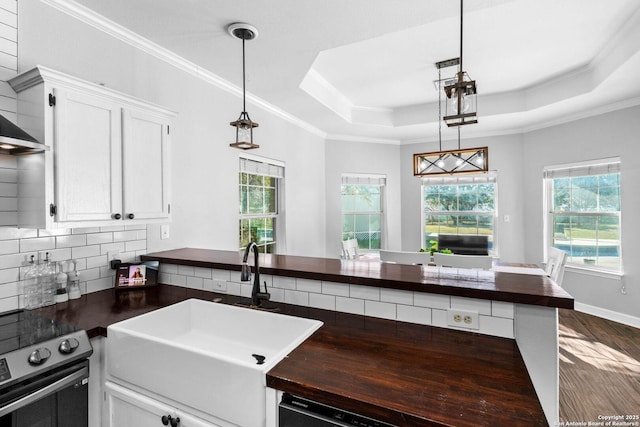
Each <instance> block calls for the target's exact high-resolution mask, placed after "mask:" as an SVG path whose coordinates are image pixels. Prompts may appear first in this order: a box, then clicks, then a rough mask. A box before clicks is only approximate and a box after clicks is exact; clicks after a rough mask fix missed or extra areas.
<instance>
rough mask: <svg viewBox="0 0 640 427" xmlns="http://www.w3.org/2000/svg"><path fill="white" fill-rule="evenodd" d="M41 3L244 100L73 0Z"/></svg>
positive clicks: (259, 102)
mask: <svg viewBox="0 0 640 427" xmlns="http://www.w3.org/2000/svg"><path fill="white" fill-rule="evenodd" d="M40 1H41V2H42V3H44V4H46V5H47V6H50V7H52V8H54V9H56V10H58V11H60V12H62V13H65V14H67V15H68V16H70V17H72V18H74V19H76V20H78V21H80V22H83V23H85V24H87V25H89V26H91V27H92V28H94V29H96V30H98V31H101V32H103V33H105V34H108V35H110V36H111V37H113V38H115V39H118V40H120V41H122V42H123V43H126V44H128V45H130V46H132V47H134V48H136V49H138V50H140V51H142V52H145V53H147V54H149V55H151V56H153V57H155V58H158V59H160V60H162V61H164V62H166V63H168V64H170V65H172V66H174V67H176V68H178V69H179V70H181V71H184V72H185V73H188V74H190V75H192V76H195V77H197V78H199V79H200V80H202V81H204V82H206V83H208V84H210V85H212V86H215V87H217V88H218V89H221V90H223V91H225V92H227V93H230V94H232V95H235V96H237V97H239V98H241V97H242V88H240V87H239V86H236V85H234V84H233V83H231V82H229V81H228V80H225V79H223V78H221V77H220V76H218V75H217V74H214V73H212V72H210V71H207V70H205V69H203V68H202V67H200V66H199V65H197V64H195V63H193V62H191V61H188V60H186V59H185V58H183V57H181V56H179V55H176V54H175V53H174V52H172V51H170V50H168V49H165V48H163V47H162V46H160V45H158V44H156V43H154V42H152V41H151V40H148V39H146V38H145V37H142V36H141V35H140V34H137V33H135V32H133V31H131V30H129V29H127V28H125V27H123V26H122V25H120V24H117V23H115V22H113V21H111V20H109V19H107V18H106V17H105V16H103V15H100V14H99V13H97V12H95V11H93V10H91V9H89V8H87V7H85V6H83V5H81V4H79V3H77V2H75V1H73V0H40ZM247 101H249V102H250V103H252V104H254V105H256V106H258V107H260V108H262V109H264V110H266V111H267V112H269V113H271V114H273V115H275V116H277V117H280V118H281V119H284V120H286V121H287V122H289V123H291V124H293V125H295V126H298V127H299V128H302V129H304V130H306V131H308V132H310V133H312V134H314V135H317V136H319V137H321V138H326V135H327V134H326V132H324V131H322V130H320V129H318V128H317V127H315V126H313V125H311V124H310V123H307V122H305V121H303V120H301V119H299V118H297V117H295V116H293V115H291V114H289V113H288V112H286V111H284V110H282V109H280V108H278V107H276V106H275V105H273V104H271V103H269V102H267V101H265V100H264V99H262V98H260V97H258V96H255V95H253V94H251V93H249V92H247Z"/></svg>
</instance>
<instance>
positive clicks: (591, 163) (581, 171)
mask: <svg viewBox="0 0 640 427" xmlns="http://www.w3.org/2000/svg"><path fill="white" fill-rule="evenodd" d="M612 174H617V175H618V179H617V181H618V197H619V210H618V211H612V210H592V211H589V210H575V211H574V210H567V211H559V212H554V191H553V188H554V186H553V183H554V179H561V178H578V177H597V176H602V175H612ZM598 188H600V187H598ZM543 190H544V202H543V203H544V207H543V208H544V257H545V259H546V258H547V257H548V248H549V247H551V246H554V247H555V238H556V236H555V230H554V224H555V221H554V220H555V218H556V217H598V218H602V217H617V218H618V235H619V239H618V258H619V264H618V269H614V268H609V267H606V266H602V265H595V264H594V265H590V264H587V263H586V262H585V261H584V260H583V263H578V262H575V261H574V260H572V259H571V253H567V262H566V266H567V267H569V268H575V269H579V270H586V271H590V272H595V273H603V274H611V275H622V274H623V272H624V270H623V263H622V261H623V258H622V254H623V245H622V174H621V162H620V158H619V157H611V158H605V159H597V160H588V161H583V162H576V163H567V164H560V165H553V166H546V167H544V169H543ZM596 233H597V230H596ZM596 240H598V239H596ZM569 241H570V242H572V240H569ZM569 244H570V245H571V243H569ZM598 248H599V246H597V245H596V253H597V252H598ZM560 249H561V250H563V249H562V248H560ZM565 252H566V251H565ZM596 256H597V255H596ZM574 258H575V256H574ZM583 258H584V257H583Z"/></svg>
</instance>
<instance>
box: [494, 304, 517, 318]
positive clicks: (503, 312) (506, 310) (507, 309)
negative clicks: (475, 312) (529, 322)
mask: <svg viewBox="0 0 640 427" xmlns="http://www.w3.org/2000/svg"><path fill="white" fill-rule="evenodd" d="M514 313H515V310H514V306H513V303H512V302H504V301H491V315H492V316H495V317H504V318H507V319H513V318H514Z"/></svg>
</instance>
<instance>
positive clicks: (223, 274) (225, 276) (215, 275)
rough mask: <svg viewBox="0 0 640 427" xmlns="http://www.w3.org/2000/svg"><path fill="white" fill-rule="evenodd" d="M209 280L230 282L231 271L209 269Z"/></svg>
mask: <svg viewBox="0 0 640 427" xmlns="http://www.w3.org/2000/svg"><path fill="white" fill-rule="evenodd" d="M211 278H212V279H219V280H231V271H229V270H217V269H211Z"/></svg>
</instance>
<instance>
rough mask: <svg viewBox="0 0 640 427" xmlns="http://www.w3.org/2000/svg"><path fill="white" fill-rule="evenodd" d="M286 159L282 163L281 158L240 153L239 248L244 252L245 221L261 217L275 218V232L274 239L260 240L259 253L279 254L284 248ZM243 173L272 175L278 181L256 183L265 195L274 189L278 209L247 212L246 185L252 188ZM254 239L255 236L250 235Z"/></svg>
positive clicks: (273, 219) (272, 237) (263, 175)
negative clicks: (269, 183)
mask: <svg viewBox="0 0 640 427" xmlns="http://www.w3.org/2000/svg"><path fill="white" fill-rule="evenodd" d="M284 172H285V167H284V162H280V161H278V160H273V159H267V158H263V157H259V156H254V155H249V154H245V153H243V154H241V155H240V156H239V170H238V187H237V188H238V246H239V250H240V251H243V250H244V249H245V248H246V246H243V245H242V243H243V242H242V236H243V233H242V231H243V228H242V225H243V221H246V220H249V221H251V220H261V219H269V220H271V221H272V224H273V225H272V235H271V239H266V240H264V241H263V242H261V241H259V239H258V241H256V244H257V245H258V249H259V252H262V253H273V254H276V253H279V251H281V250H283V246H284V245H283V244H282V243H281V240H282V239H284V235H285V234H284V215H283V207H284V200H283V199H284V197H283V193H284V191H283V187H284ZM242 174H246V175H247V176H252V175H253V176H260V177H262V178H264V177H270V178H272V179H273V181H274V185H273V187H272V186H265V185H264V183H262V184H261V185H258V186H256V185H253V187H260V188H262V192H263V195H264V193H265V189H271V188H273V189H274V197H275V203H274V209H275V211H273V212H272V211H269V212H262V213H243V212H242V208H243V204H242V202H243V198H242V194H243V187H250V186H251V185H250V184H249V179H248V178H247V183H245V184H243V182H242ZM248 194H249V191H248V188H247V203H248V197H249V196H248ZM250 241H251V236H250ZM269 246H270V247H271V251H268V250H267V247H269Z"/></svg>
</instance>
